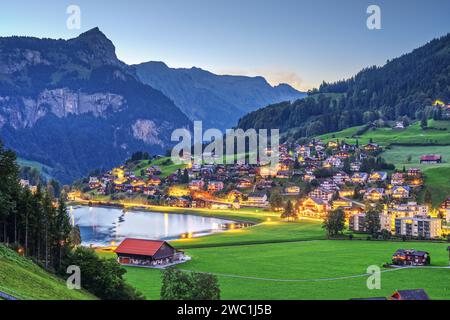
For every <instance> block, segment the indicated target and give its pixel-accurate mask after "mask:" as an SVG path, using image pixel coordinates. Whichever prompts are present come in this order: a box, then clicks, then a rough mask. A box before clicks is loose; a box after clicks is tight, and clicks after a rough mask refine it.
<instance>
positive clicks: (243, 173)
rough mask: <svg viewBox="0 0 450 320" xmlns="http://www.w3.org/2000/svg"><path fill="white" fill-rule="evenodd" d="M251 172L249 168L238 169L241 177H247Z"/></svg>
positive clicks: (240, 167) (241, 167)
mask: <svg viewBox="0 0 450 320" xmlns="http://www.w3.org/2000/svg"><path fill="white" fill-rule="evenodd" d="M249 170H250V168H248V167H247V166H239V168H238V169H237V174H238V175H240V176H247V175H248V174H249Z"/></svg>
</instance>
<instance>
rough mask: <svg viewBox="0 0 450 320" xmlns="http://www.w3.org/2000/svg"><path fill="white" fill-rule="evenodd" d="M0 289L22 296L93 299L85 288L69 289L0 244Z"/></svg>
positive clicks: (31, 297) (39, 298)
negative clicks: (82, 289)
mask: <svg viewBox="0 0 450 320" xmlns="http://www.w3.org/2000/svg"><path fill="white" fill-rule="evenodd" d="M0 291H2V292H5V293H7V294H10V295H12V296H15V297H16V298H20V299H25V300H80V299H81V300H92V299H96V298H95V297H94V296H92V295H91V294H89V293H87V292H85V291H80V290H69V289H68V288H67V286H66V283H65V282H64V281H63V280H61V279H60V278H57V277H56V276H54V275H52V274H50V273H48V272H46V271H45V270H44V269H42V268H41V267H39V266H37V265H36V264H34V263H33V262H32V261H31V260H29V259H26V258H23V257H21V256H19V255H18V254H17V253H15V252H14V251H12V250H10V249H6V248H5V247H3V246H1V245H0Z"/></svg>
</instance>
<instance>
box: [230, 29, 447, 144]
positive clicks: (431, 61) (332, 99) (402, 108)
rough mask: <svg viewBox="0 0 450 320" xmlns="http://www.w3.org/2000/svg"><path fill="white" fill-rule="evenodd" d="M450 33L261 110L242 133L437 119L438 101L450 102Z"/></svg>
mask: <svg viewBox="0 0 450 320" xmlns="http://www.w3.org/2000/svg"><path fill="white" fill-rule="evenodd" d="M449 48H450V34H448V35H447V36H445V37H442V38H440V39H436V40H433V41H431V42H430V43H428V44H426V45H425V46H423V47H421V48H419V49H416V50H414V51H413V52H411V53H410V54H407V55H403V56H401V57H399V58H397V59H394V60H392V61H388V62H387V63H386V64H385V65H384V66H383V67H375V66H373V67H370V68H366V69H364V70H362V71H361V72H359V73H358V74H357V75H355V76H354V77H352V78H350V79H348V80H342V81H338V82H335V83H326V82H324V83H322V85H321V86H320V87H319V88H318V89H314V90H312V91H311V92H309V95H310V96H309V97H308V98H305V99H302V100H297V101H295V102H293V103H289V102H284V103H280V104H275V105H271V106H268V107H266V108H263V109H260V110H257V111H255V112H252V113H250V114H248V115H247V116H245V117H243V118H242V119H241V120H240V121H239V125H238V127H240V128H243V129H249V128H255V129H261V128H279V129H280V130H281V131H284V132H289V133H290V136H291V137H292V138H294V139H298V138H301V137H310V136H314V135H320V134H323V133H327V132H334V131H340V130H343V129H345V128H348V127H353V126H358V125H362V124H366V123H370V122H373V121H375V120H378V119H383V120H399V119H402V118H404V117H408V118H409V119H416V120H419V121H420V120H421V121H423V122H424V121H425V120H423V119H424V118H433V119H439V118H440V115H439V112H440V111H439V110H438V108H435V107H432V104H433V101H434V100H435V99H442V100H444V101H450V86H449V83H450V79H449V75H450V55H449V54H444V53H445V52H448V50H449Z"/></svg>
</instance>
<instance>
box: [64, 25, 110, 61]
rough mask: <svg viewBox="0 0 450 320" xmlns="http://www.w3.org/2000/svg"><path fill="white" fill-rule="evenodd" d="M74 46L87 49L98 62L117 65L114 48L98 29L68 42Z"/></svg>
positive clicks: (93, 29)
mask: <svg viewBox="0 0 450 320" xmlns="http://www.w3.org/2000/svg"><path fill="white" fill-rule="evenodd" d="M69 42H71V43H72V44H74V45H82V46H83V47H87V48H88V49H89V50H90V51H91V52H92V53H93V55H94V56H95V58H96V59H97V60H99V61H102V62H104V63H107V64H117V63H118V59H117V56H116V47H115V46H114V44H113V43H112V41H111V40H109V39H108V37H107V36H106V35H105V34H104V33H103V32H102V31H100V29H99V28H98V27H95V28H92V29H90V30H88V31H86V32H84V33H82V34H80V35H79V36H78V37H77V38H74V39H71V40H69Z"/></svg>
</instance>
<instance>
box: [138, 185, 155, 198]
mask: <svg viewBox="0 0 450 320" xmlns="http://www.w3.org/2000/svg"><path fill="white" fill-rule="evenodd" d="M142 192H143V193H144V194H145V195H146V196H154V195H156V194H157V193H158V189H157V188H155V187H153V186H147V187H144V189H143V191H142Z"/></svg>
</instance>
